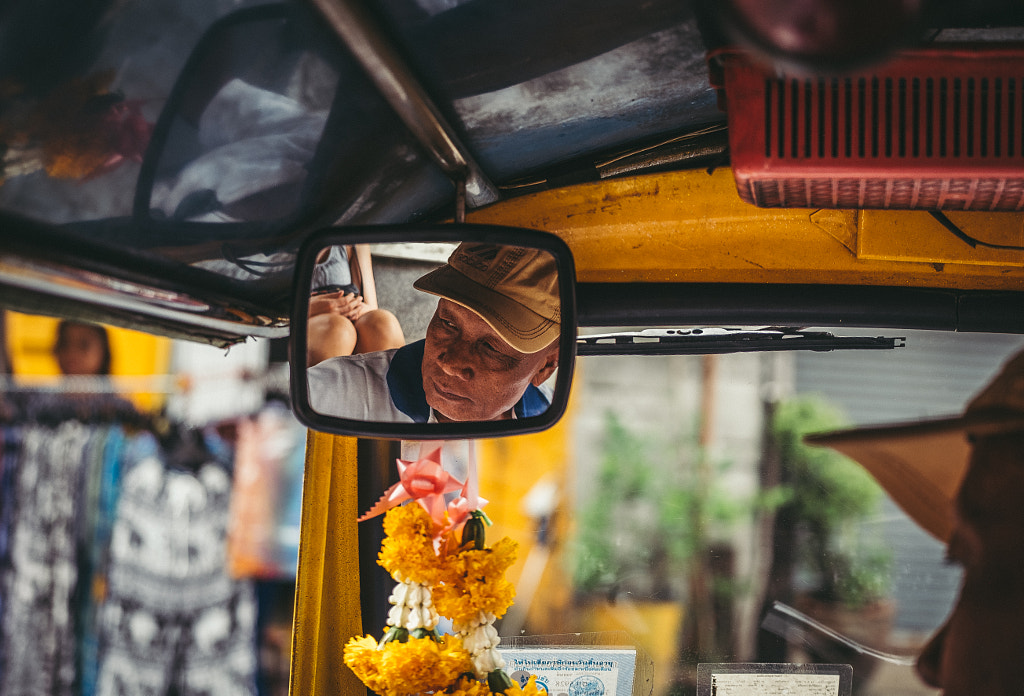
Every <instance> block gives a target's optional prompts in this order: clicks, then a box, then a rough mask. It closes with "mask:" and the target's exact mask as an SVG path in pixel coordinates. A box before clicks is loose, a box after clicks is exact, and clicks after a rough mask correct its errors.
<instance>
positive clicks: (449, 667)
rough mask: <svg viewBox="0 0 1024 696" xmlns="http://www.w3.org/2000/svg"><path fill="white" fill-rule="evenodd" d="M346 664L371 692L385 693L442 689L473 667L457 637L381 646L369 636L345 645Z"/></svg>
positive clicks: (405, 695) (391, 695) (401, 695)
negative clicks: (437, 640)
mask: <svg viewBox="0 0 1024 696" xmlns="http://www.w3.org/2000/svg"><path fill="white" fill-rule="evenodd" d="M345 664H346V665H348V667H349V668H350V669H351V670H352V671H353V672H354V673H355V675H356V676H357V677H359V679H360V681H362V682H363V684H365V685H366V686H367V687H368V688H369V689H371V690H372V691H375V692H377V693H378V694H381V695H382V696H410V694H419V693H422V692H427V691H440V690H442V689H445V688H447V687H448V686H449V685H450V684H452V683H454V682H455V680H456V679H458V677H459V675H460V674H462V673H464V672H467V671H469V670H471V669H472V660H471V658H470V656H469V653H468V652H466V650H465V649H464V648H463V647H462V641H461V640H459V639H458V638H457V637H455V636H444V637H442V639H441V642H440V643H438V642H436V641H435V640H433V639H432V638H410V639H409V642H407V643H400V642H398V641H392V642H390V643H386V644H385V645H384V647H383V648H380V649H378V647H377V642H376V641H374V640H373V638H371V637H370V636H365V637H363V638H353V639H352V640H350V641H349V642H348V645H346V646H345Z"/></svg>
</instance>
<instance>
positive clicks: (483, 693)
mask: <svg viewBox="0 0 1024 696" xmlns="http://www.w3.org/2000/svg"><path fill="white" fill-rule="evenodd" d="M445 693H448V694H451V696H491V690H490V689H489V688H487V682H481V681H477V680H476V679H470V678H469V677H462V678H460V679H459V681H457V682H455V683H454V684H452V686H451V687H449V688H448V691H446V692H445Z"/></svg>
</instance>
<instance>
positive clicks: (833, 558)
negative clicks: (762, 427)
mask: <svg viewBox="0 0 1024 696" xmlns="http://www.w3.org/2000/svg"><path fill="white" fill-rule="evenodd" d="M844 425H846V421H845V420H844V419H843V418H842V416H841V414H840V413H839V411H838V409H836V408H835V407H833V406H831V405H830V404H828V403H827V402H825V401H823V400H822V399H820V398H817V397H806V396H801V397H797V398H794V399H791V400H786V401H783V402H781V403H779V404H778V405H777V407H776V411H775V415H774V418H773V421H772V433H773V437H774V440H775V445H776V447H777V453H778V456H779V459H780V464H781V469H782V471H783V483H784V485H785V486H786V487H787V489H788V491H789V500H788V502H787V503H786V505H787V507H788V510H787V512H788V514H787V515H785V516H784V519H786V520H788V522H787V523H788V524H791V525H792V526H793V529H792V533H793V538H794V541H795V542H796V544H797V547H798V548H799V549H800V551H801V553H800V554H799V555H798V558H797V564H798V570H800V571H802V572H803V574H804V575H805V576H809V579H810V583H809V585H810V588H809V589H808V590H807V591H804V592H801V593H799V594H798V596H797V598H796V599H795V600H794V603H795V604H796V608H797V609H799V610H801V611H803V612H804V613H806V614H809V615H811V616H812V617H813V618H816V619H817V620H819V621H820V622H822V623H824V624H826V625H827V626H829V627H830V628H833V629H835V630H837V631H839V632H840V633H843V634H845V635H848V636H849V637H851V638H854V639H855V640H858V641H860V642H863V643H867V644H873V645H875V646H876V647H877V646H878V645H879V642H880V641H882V640H885V639H886V638H887V637H888V633H889V632H890V630H891V627H892V618H893V615H894V613H895V606H894V602H893V601H892V599H891V598H890V596H889V591H890V585H891V567H892V556H891V552H890V551H889V549H888V548H887V547H886V546H884V545H883V544H882V542H881V541H880V540H879V539H878V538H877V536H873V535H870V534H868V533H867V532H866V529H865V522H867V521H868V520H869V519H870V518H871V517H872V516H874V515H876V514H877V512H878V510H879V506H880V504H881V502H882V498H883V495H884V493H883V492H882V489H881V488H880V487H879V485H878V484H877V483H876V482H875V480H874V479H873V478H872V477H871V475H870V474H868V473H867V471H865V470H864V469H863V468H862V467H861V466H860V465H858V464H857V463H856V462H854V461H853V460H851V459H849V458H847V457H846V456H844V455H842V454H840V453H839V452H836V451H835V450H832V449H829V448H824V447H812V446H809V445H807V444H805V443H804V441H803V438H804V436H805V435H806V434H808V433H811V432H818V431H824V430H833V429H836V428H840V427H843V426H844ZM836 653H837V654H838V653H840V649H839V648H838V647H837V650H836ZM825 657H828V656H825ZM834 659H835V656H834V655H833V656H831V659H830V661H834ZM856 671H857V669H856V668H855V672H856ZM861 673H862V674H863V670H862V672H861Z"/></svg>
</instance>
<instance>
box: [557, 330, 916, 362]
mask: <svg viewBox="0 0 1024 696" xmlns="http://www.w3.org/2000/svg"><path fill="white" fill-rule="evenodd" d="M906 342H907V339H906V337H903V336H898V337H889V336H836V335H834V334H832V333H829V332H828V331H807V330H805V329H800V328H793V327H780V326H769V327H761V328H753V329H751V328H745V329H728V328H719V327H708V328H686V329H644V330H642V331H623V332H618V333H607V334H594V335H591V336H580V337H578V338H577V339H576V354H577V355H711V354H723V353H747V352H762V351H778V350H815V351H830V350H892V349H894V348H903V347H904V346H906Z"/></svg>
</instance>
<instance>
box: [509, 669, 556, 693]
mask: <svg viewBox="0 0 1024 696" xmlns="http://www.w3.org/2000/svg"><path fill="white" fill-rule="evenodd" d="M547 693H548V692H547V691H546V690H544V689H542V688H540V687H539V686H537V677H535V676H533V675H532V674H531V675H530V678H529V680H527V682H526V686H523V687H520V686H519V684H517V683H516V682H512V688H511V689H508V690H507V691H506V692H505V696H540V695H541V694H545V696H546V694H547Z"/></svg>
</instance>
